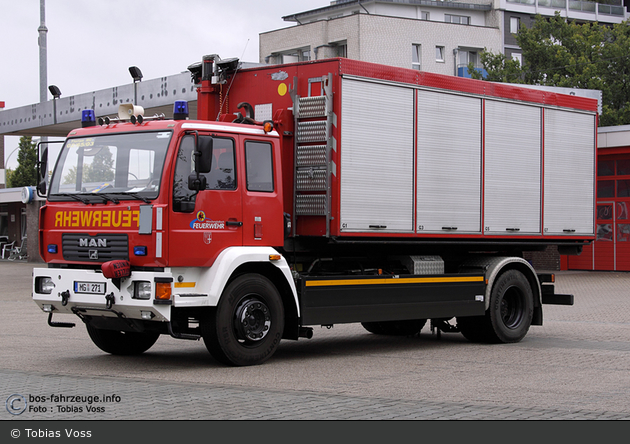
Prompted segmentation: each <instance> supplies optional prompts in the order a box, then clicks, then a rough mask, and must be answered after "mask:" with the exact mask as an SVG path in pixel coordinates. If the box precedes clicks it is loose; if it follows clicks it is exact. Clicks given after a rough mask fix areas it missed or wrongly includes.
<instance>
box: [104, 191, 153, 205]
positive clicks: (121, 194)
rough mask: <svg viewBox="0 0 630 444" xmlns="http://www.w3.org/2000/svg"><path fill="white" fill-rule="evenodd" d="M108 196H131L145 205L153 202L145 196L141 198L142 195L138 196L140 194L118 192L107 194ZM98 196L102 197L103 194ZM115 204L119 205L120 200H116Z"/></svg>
mask: <svg viewBox="0 0 630 444" xmlns="http://www.w3.org/2000/svg"><path fill="white" fill-rule="evenodd" d="M107 194H108V195H110V196H111V195H112V194H116V195H118V196H131V197H133V198H135V199H139V200H141V201H142V202H144V203H151V201H150V200H149V199H147V198H146V197H144V196H141V195H140V194H138V193H125V192H118V193H107ZM97 196H102V194H97ZM112 199H114V198H112ZM114 203H118V199H116V202H114Z"/></svg>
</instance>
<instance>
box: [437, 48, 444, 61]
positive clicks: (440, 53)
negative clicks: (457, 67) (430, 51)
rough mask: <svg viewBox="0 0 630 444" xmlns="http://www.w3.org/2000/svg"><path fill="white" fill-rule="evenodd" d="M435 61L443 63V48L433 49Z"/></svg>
mask: <svg viewBox="0 0 630 444" xmlns="http://www.w3.org/2000/svg"><path fill="white" fill-rule="evenodd" d="M435 61H436V62H443V61H444V46H436V47H435Z"/></svg>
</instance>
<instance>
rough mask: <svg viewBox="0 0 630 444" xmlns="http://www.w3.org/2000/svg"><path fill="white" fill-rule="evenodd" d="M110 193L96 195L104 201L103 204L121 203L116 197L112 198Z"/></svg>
mask: <svg viewBox="0 0 630 444" xmlns="http://www.w3.org/2000/svg"><path fill="white" fill-rule="evenodd" d="M109 194H110V193H107V194H105V193H98V194H94V195H95V196H98V197H100V198H101V199H103V202H114V203H115V204H118V203H119V200H118V199H116V198H115V197H111V196H109Z"/></svg>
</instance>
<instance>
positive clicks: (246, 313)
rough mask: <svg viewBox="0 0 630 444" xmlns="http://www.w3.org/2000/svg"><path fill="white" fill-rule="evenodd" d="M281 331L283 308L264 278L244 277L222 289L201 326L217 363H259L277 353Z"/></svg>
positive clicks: (270, 284)
mask: <svg viewBox="0 0 630 444" xmlns="http://www.w3.org/2000/svg"><path fill="white" fill-rule="evenodd" d="M283 331H284V307H283V305H282V298H281V297H280V294H279V293H278V290H277V289H276V287H275V286H274V285H273V284H272V283H271V281H269V279H267V278H266V277H264V276H261V275H258V274H245V275H242V276H239V277H237V278H236V279H235V280H234V281H232V282H231V283H230V284H229V285H228V286H227V287H226V289H225V290H224V292H223V294H222V295H221V299H220V300H219V304H218V306H217V308H216V310H215V311H213V312H212V313H210V314H209V315H208V316H207V317H206V318H205V319H204V320H203V322H202V323H201V334H202V336H203V341H204V343H205V344H206V348H207V349H208V351H209V352H210V354H211V355H212V356H213V357H214V358H215V359H216V360H217V361H219V362H222V363H224V364H227V365H235V366H244V365H257V364H262V363H263V362H265V361H266V360H267V359H269V358H270V357H271V356H272V355H273V353H274V352H275V351H276V349H277V347H278V344H279V343H280V339H281V338H282V333H283Z"/></svg>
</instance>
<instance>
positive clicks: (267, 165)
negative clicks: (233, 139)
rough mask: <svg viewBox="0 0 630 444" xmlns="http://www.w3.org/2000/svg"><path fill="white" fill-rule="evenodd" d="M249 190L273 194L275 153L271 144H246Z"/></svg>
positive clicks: (250, 142) (252, 142)
mask: <svg viewBox="0 0 630 444" xmlns="http://www.w3.org/2000/svg"><path fill="white" fill-rule="evenodd" d="M245 160H246V163H247V167H246V170H247V171H246V173H247V190H248V191H262V192H273V191H274V186H273V151H272V147H271V144H270V143H266V142H254V141H248V142H245Z"/></svg>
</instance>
